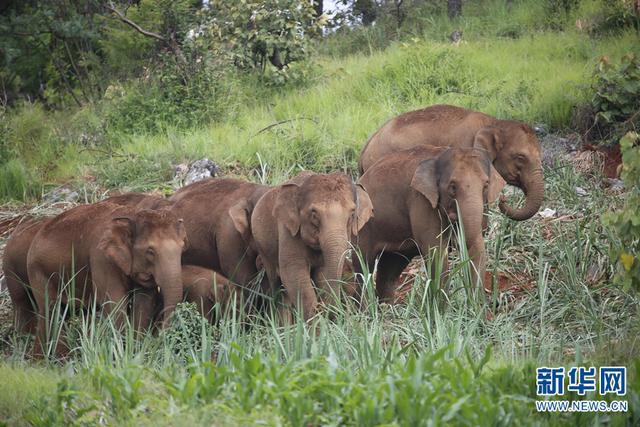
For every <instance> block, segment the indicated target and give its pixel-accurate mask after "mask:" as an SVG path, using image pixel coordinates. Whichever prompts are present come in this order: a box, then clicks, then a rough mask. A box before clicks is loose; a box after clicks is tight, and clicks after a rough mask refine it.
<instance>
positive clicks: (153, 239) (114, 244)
mask: <svg viewBox="0 0 640 427" xmlns="http://www.w3.org/2000/svg"><path fill="white" fill-rule="evenodd" d="M186 245H187V236H186V232H185V229H184V226H183V224H182V219H178V218H177V217H176V216H175V215H174V214H173V213H171V212H168V211H156V210H146V209H145V210H139V211H135V212H131V211H130V210H120V211H116V212H115V214H114V215H113V217H112V219H111V222H110V223H109V224H107V227H106V229H105V231H104V233H103V235H102V239H101V241H100V244H99V246H98V248H99V249H100V250H102V251H103V253H104V254H105V255H106V257H107V258H108V259H109V260H111V262H112V263H113V264H114V265H115V266H116V267H117V268H118V269H119V270H120V271H122V272H123V273H124V274H125V275H126V276H127V277H129V278H130V279H131V280H133V281H134V282H136V283H137V284H139V285H141V286H143V287H147V288H149V287H155V286H157V287H158V291H159V292H160V295H161V296H162V300H163V306H164V313H163V315H164V319H165V320H168V318H169V316H170V315H171V313H172V312H173V309H174V308H175V306H176V304H178V303H179V302H180V301H182V276H181V274H182V270H181V260H182V252H184V250H185V249H186Z"/></svg>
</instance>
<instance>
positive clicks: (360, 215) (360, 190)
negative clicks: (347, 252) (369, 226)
mask: <svg viewBox="0 0 640 427" xmlns="http://www.w3.org/2000/svg"><path fill="white" fill-rule="evenodd" d="M372 217H373V204H372V203H371V199H370V198H369V193H367V190H365V188H364V187H363V186H362V185H360V184H356V217H355V218H354V220H353V221H352V222H351V234H353V235H354V236H357V235H358V232H359V231H360V230H362V227H364V225H365V224H366V223H367V221H369V220H370V219H371V218H372Z"/></svg>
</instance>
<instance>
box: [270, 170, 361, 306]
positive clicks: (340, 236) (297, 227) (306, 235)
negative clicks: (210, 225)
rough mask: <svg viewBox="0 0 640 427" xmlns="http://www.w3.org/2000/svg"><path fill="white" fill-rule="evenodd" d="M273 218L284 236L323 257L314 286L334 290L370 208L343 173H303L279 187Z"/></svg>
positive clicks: (358, 188) (281, 262)
mask: <svg viewBox="0 0 640 427" xmlns="http://www.w3.org/2000/svg"><path fill="white" fill-rule="evenodd" d="M273 216H274V218H276V220H277V221H278V223H279V224H282V226H283V229H284V230H286V232H287V233H289V234H290V235H291V236H293V237H294V238H299V239H301V240H302V242H303V243H304V245H305V246H307V247H308V248H311V249H312V250H313V251H319V252H320V253H321V254H322V265H321V266H319V267H318V268H317V269H316V271H317V273H316V274H315V277H314V278H315V279H316V280H319V281H320V282H321V283H316V284H317V285H319V286H321V287H324V286H325V285H328V286H329V287H330V288H332V289H335V286H337V282H338V281H339V280H340V279H341V275H342V269H343V264H344V259H345V257H344V254H345V253H346V252H347V251H348V250H349V247H350V246H349V245H350V241H351V238H352V236H355V235H357V234H358V231H360V229H361V228H362V227H363V226H364V224H365V223H366V222H367V221H368V220H369V218H371V217H372V216H373V206H372V204H371V199H370V198H369V195H368V194H367V192H366V191H365V190H364V188H363V187H361V186H359V185H356V184H354V183H353V182H352V181H351V179H350V178H349V177H348V176H347V175H345V174H342V173H332V174H315V173H309V172H303V173H301V174H300V175H298V176H297V177H295V178H293V179H292V180H290V181H288V182H286V183H285V184H283V185H282V186H281V188H280V190H279V193H278V196H277V198H276V201H275V203H274V205H273ZM281 253H282V250H281ZM283 261H284V263H283ZM294 264H295V263H294ZM283 268H287V260H283V259H282V257H281V259H280V270H281V273H282V269H283ZM300 274H302V272H300ZM306 274H307V275H308V272H307V273H306ZM283 276H284V275H283ZM300 279H301V281H302V278H300ZM307 280H308V279H307ZM295 281H296V282H299V281H298V280H295ZM327 298H331V296H327ZM306 309H307V308H306V307H305V310H306ZM306 314H307V313H305V315H306Z"/></svg>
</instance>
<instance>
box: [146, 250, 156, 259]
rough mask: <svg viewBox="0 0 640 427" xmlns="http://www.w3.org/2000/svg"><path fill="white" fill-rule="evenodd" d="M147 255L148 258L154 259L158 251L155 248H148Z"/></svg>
mask: <svg viewBox="0 0 640 427" xmlns="http://www.w3.org/2000/svg"><path fill="white" fill-rule="evenodd" d="M145 255H146V256H147V258H148V259H153V258H154V257H155V256H156V251H154V250H153V248H147V250H146V252H145Z"/></svg>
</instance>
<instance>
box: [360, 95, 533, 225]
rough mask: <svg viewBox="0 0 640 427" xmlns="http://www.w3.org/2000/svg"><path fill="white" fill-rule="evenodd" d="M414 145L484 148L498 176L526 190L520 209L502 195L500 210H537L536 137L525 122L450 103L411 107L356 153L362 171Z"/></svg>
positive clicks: (514, 213)
mask: <svg viewBox="0 0 640 427" xmlns="http://www.w3.org/2000/svg"><path fill="white" fill-rule="evenodd" d="M418 146H436V147H459V148H463V147H468V148H471V147H475V148H483V149H485V150H486V151H487V153H488V154H489V157H490V158H491V161H492V162H493V166H494V167H495V168H496V170H497V171H498V173H500V175H501V176H502V178H504V180H505V181H506V182H507V183H508V184H511V185H515V186H517V187H519V188H520V189H522V191H523V192H524V193H525V195H526V203H525V205H524V206H523V207H522V208H519V209H517V208H513V207H512V206H509V205H508V204H507V202H506V200H505V199H501V200H500V210H501V211H502V212H503V213H504V214H505V215H507V216H508V217H509V218H511V219H514V220H518V221H522V220H525V219H529V218H531V217H532V216H533V215H535V213H536V212H537V211H538V209H540V206H541V204H542V200H543V198H544V178H543V175H542V166H541V150H540V142H539V141H538V138H537V137H536V135H535V133H534V132H533V130H532V129H531V128H530V127H529V126H527V125H525V124H523V123H520V122H517V121H513V120H499V119H496V118H494V117H491V116H488V115H486V114H483V113H480V112H477V111H472V110H467V109H465V108H460V107H455V106H452V105H434V106H431V107H427V108H424V109H422V110H417V111H411V112H408V113H404V114H401V115H399V116H398V117H395V118H393V119H391V120H389V121H388V122H387V123H385V124H384V125H383V126H382V127H381V128H380V129H379V130H378V131H377V132H376V133H375V134H374V135H373V136H372V137H371V138H370V139H369V141H368V142H367V144H366V145H365V146H364V148H363V149H362V153H361V154H360V161H359V169H360V174H363V173H364V172H366V171H367V170H368V169H369V168H370V167H371V166H372V165H373V164H375V163H376V162H377V161H378V160H380V159H381V158H383V157H384V156H385V155H387V154H389V153H394V152H397V151H400V150H406V149H409V148H413V147H418Z"/></svg>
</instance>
